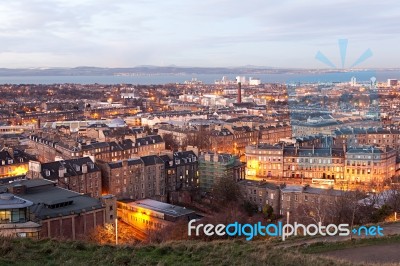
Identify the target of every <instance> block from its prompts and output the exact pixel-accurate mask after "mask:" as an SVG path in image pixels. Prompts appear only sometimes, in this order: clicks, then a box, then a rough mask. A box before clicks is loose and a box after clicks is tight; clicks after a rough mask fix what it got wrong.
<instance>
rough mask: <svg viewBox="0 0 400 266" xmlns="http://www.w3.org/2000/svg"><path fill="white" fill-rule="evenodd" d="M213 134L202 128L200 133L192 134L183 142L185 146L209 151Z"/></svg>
mask: <svg viewBox="0 0 400 266" xmlns="http://www.w3.org/2000/svg"><path fill="white" fill-rule="evenodd" d="M210 136H211V133H210V131H209V130H206V129H204V127H200V128H199V130H198V131H195V132H190V133H188V134H187V136H186V138H185V140H184V141H183V146H188V145H190V146H195V147H198V148H199V149H200V150H209V149H210V148H211V140H210Z"/></svg>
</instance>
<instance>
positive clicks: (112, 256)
mask: <svg viewBox="0 0 400 266" xmlns="http://www.w3.org/2000/svg"><path fill="white" fill-rule="evenodd" d="M398 240H399V239H397V240H396V241H398ZM399 242H400V241H399ZM273 245H274V244H273V242H268V241H250V242H246V241H243V240H230V241H213V242H201V241H180V242H171V243H164V244H159V245H137V246H129V247H115V246H99V245H95V244H84V243H81V242H59V241H53V240H40V241H34V240H30V239H0V265H111V264H113V265H261V264H263V265H313V266H318V265H352V264H351V263H350V262H345V261H341V260H336V259H334V258H326V257H323V256H320V255H316V254H305V253H304V252H302V249H303V248H295V247H292V248H288V249H283V248H273Z"/></svg>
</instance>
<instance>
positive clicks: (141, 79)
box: [0, 71, 400, 85]
mask: <svg viewBox="0 0 400 266" xmlns="http://www.w3.org/2000/svg"><path fill="white" fill-rule="evenodd" d="M223 76H226V77H227V78H228V79H230V80H235V77H236V76H237V75H232V74H182V75H177V74H159V75H137V76H2V77H0V84H60V83H79V84H94V83H98V84H122V83H123V84H143V85H150V84H167V83H184V82H185V81H189V80H191V79H192V78H197V80H199V81H202V82H203V83H206V84H214V81H216V80H221V79H222V77H223ZM241 76H246V78H249V77H255V78H259V79H261V82H262V83H274V82H276V83H296V82H301V83H317V82H321V83H326V82H346V81H350V79H351V77H353V76H354V77H356V78H357V81H369V80H370V78H371V77H376V79H377V81H378V82H384V81H386V80H387V79H389V78H394V79H396V78H399V79H400V73H399V71H359V72H346V73H326V74H314V73H312V74H309V73H304V74H288V73H284V74H261V75H260V74H254V75H251V74H246V75H241Z"/></svg>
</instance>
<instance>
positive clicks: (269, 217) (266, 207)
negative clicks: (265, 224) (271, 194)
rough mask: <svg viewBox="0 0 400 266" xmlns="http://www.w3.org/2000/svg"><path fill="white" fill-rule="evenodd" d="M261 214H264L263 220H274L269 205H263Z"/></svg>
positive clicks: (272, 211)
mask: <svg viewBox="0 0 400 266" xmlns="http://www.w3.org/2000/svg"><path fill="white" fill-rule="evenodd" d="M262 212H263V214H264V217H265V219H267V220H273V219H274V216H275V215H274V208H272V206H271V205H269V204H265V205H264V207H263V209H262Z"/></svg>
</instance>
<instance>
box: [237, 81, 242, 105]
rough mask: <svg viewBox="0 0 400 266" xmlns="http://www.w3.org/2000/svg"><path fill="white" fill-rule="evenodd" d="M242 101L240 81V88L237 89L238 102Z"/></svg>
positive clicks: (239, 84) (240, 84) (239, 83)
mask: <svg viewBox="0 0 400 266" xmlns="http://www.w3.org/2000/svg"><path fill="white" fill-rule="evenodd" d="M241 102H242V83H241V82H238V90H237V103H241Z"/></svg>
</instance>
